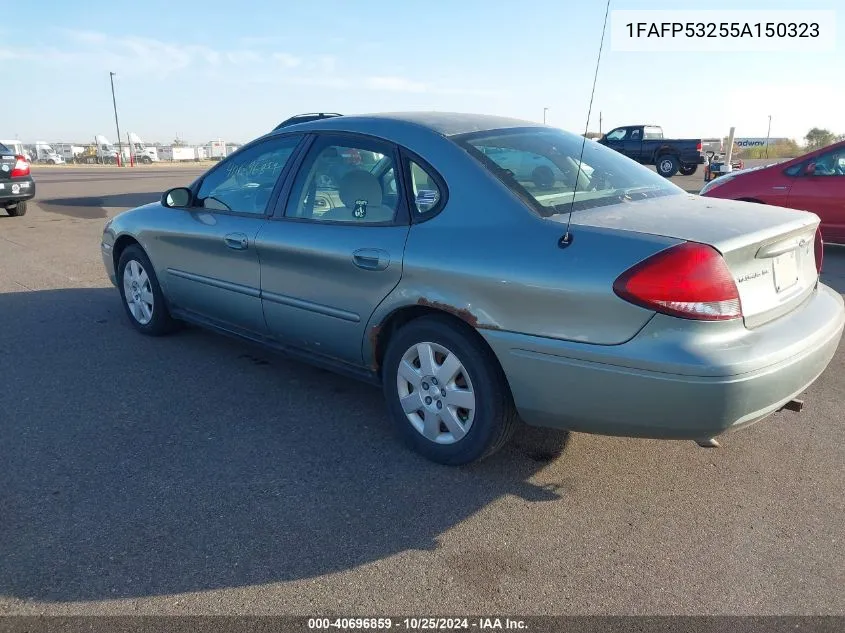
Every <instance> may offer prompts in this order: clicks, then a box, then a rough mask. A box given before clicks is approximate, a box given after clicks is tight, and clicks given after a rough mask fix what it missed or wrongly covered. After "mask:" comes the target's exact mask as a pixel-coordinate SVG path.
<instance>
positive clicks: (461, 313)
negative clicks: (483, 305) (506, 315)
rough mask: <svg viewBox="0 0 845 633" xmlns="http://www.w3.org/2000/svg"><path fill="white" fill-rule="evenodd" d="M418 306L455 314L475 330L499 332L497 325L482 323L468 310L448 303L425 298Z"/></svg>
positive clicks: (421, 298)
mask: <svg viewBox="0 0 845 633" xmlns="http://www.w3.org/2000/svg"><path fill="white" fill-rule="evenodd" d="M417 305H421V306H424V307H426V308H434V309H435V310H442V311H443V312H448V313H449V314H453V315H455V316H456V317H458V318H459V319H460V320H461V321H463V322H465V323H467V324H468V325H471V326H472V327H474V328H479V329H482V330H498V329H499V326H498V325H496V324H495V323H480V322H479V320H478V317H477V316H476V315H474V314H473V313H472V312H470V311H469V310H468V309H467V308H457V307H455V306H452V305H449V304H448V303H443V302H442V301H432V300H430V299H426V298H425V297H420V298H419V299H418V300H417Z"/></svg>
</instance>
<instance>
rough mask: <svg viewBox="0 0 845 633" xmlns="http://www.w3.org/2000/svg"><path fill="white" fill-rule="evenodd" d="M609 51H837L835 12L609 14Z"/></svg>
mask: <svg viewBox="0 0 845 633" xmlns="http://www.w3.org/2000/svg"><path fill="white" fill-rule="evenodd" d="M610 36H611V50H613V51H627V52H653V53H660V52H702V53H706V52H737V53H740V52H766V51H792V52H818V51H833V50H835V49H836V12H835V11H815V10H803V9H796V10H789V11H775V10H765V9H763V10H737V11H733V10H716V9H707V10H680V9H678V10H673V9H670V10H660V11H653V10H643V11H629V10H620V11H611V25H610Z"/></svg>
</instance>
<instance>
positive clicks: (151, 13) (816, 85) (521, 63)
mask: <svg viewBox="0 0 845 633" xmlns="http://www.w3.org/2000/svg"><path fill="white" fill-rule="evenodd" d="M12 5H14V6H15V7H16V8H15V9H14V11H13V12H14V14H15V21H14V23H10V22H9V21H8V20H4V21H2V22H0V86H3V94H4V99H3V103H4V105H3V108H2V111H3V116H2V117H0V138H12V137H14V136H15V135H17V136H18V137H19V138H21V139H22V140H24V141H25V142H32V141H34V140H48V141H54V142H56V141H61V140H66V141H71V140H76V141H84V140H87V139H90V138H91V137H93V135H94V134H97V133H100V134H105V135H106V136H108V137H110V138H112V140H114V136H115V133H114V127H115V126H114V118H113V114H112V104H111V94H110V88H109V75H108V72H109V71H114V72H116V73H117V74H118V76H117V77H116V79H115V87H116V92H117V103H118V112H119V114H120V124H121V130H122V132H123V135H124V136H125V135H126V132H129V131H134V132H137V133H138V134H140V135H141V137H142V138H144V139H145V140H159V141H170V140H172V139H173V138H174V137H175V136H176V134H177V133H178V134H179V135H180V136H181V137H182V138H184V139H186V140H188V141H190V142H206V141H208V140H209V139H211V138H217V137H222V138H224V139H226V140H229V141H240V142H243V141H246V140H248V139H250V138H254V137H255V136H258V135H260V134H262V133H264V132H265V131H267V130H268V129H270V128H271V127H272V126H274V125H275V124H276V123H277V122H279V121H280V120H282V119H284V118H286V117H287V116H289V115H291V114H294V113H297V112H311V111H337V112H344V113H354V112H374V111H392V110H418V109H436V110H456V111H474V112H489V113H496V114H505V115H511V116H517V117H523V118H528V119H533V120H542V117H543V108H544V107H548V108H549V109H550V110H549V113H548V121H549V123H551V124H553V125H556V126H560V127H564V128H567V129H571V130H573V131H579V132H580V131H583V128H584V123H585V118H586V113H587V106H588V102H589V93H590V87H591V84H592V79H593V72H594V67H595V59H596V54H597V50H598V44H599V38H600V35H601V26H602V20H603V18H604V6H605V5H604V0H580V1H575V0H572V1H570V0H522V1H520V2H508V3H504V2H503V1H502V4H501V5H500V6H499V5H497V4H496V2H495V0H490V1H481V0H460V1H457V0H428V1H420V0H389V1H385V0H359V1H357V2H351V1H336V0H315V1H311V2H309V1H291V2H287V1H286V2H282V1H281V0H279V1H278V2H273V1H270V0H239V1H238V2H225V3H223V2H219V1H215V0H201V1H200V0H178V1H175V0H143V1H141V2H129V1H114V0H112V1H103V0H86V1H85V2H84V3H82V2H66V1H65V0H45V1H44V2H30V3H24V4H22V5H21V4H15V3H12ZM738 5H741V6H738ZM798 6H801V8H807V9H809V8H814V9H836V10H837V11H838V14H837V18H838V19H839V20H842V21H845V20H843V18H845V0H818V1H817V2H811V3H809V4H808V5H804V4H803V3H800V5H796V3H795V2H793V1H780V0H745V1H743V2H739V1H736V0H735V1H734V2H727V1H722V0H716V1H713V2H710V3H709V4H703V3H697V4H696V5H695V6H692V5H689V4H687V3H683V2H679V0H670V1H666V0H639V1H634V0H612V4H611V8H612V9H678V8H724V9H729V8H734V9H736V8H742V9H751V8H760V9H775V8H783V9H789V8H797V7H798ZM6 13H8V11H6ZM839 31H840V36H839V37H838V38H837V48H836V51H835V52H828V53H803V54H796V53H788V54H786V53H743V54H726V53H722V54H703V53H675V54H663V55H661V54H652V53H624V52H614V51H612V50H611V48H610V41H609V39H610V38H609V36H610V27H609V26H608V33H607V40H606V45H605V52H604V54H603V58H602V66H601V70H600V73H599V80H598V87H597V92H596V99H595V104H594V116H593V121H592V123H591V125H590V129H591V130H597V129H598V111H601V112H602V113H603V124H602V127H603V129H604V131H607V130H608V129H610V128H611V127H613V126H615V125H623V124H627V123H636V122H653V123H657V124H661V125H663V127H664V130H665V132H666V133H667V134H669V135H673V136H721V135H726V134H727V132H728V127H729V126H730V125H735V126H737V135H738V136H765V134H766V125H767V122H768V115H772V117H773V118H772V136H775V137H778V136H789V137H795V138H797V139H800V138H801V137H803V135H804V134H805V133H806V131H807V130H808V129H809V128H810V127H812V126H819V127H827V128H830V129H832V130H833V131H834V132H836V133H839V134H843V133H845V81H843V79H845V45H843V43H842V40H843V38H845V28H843V26H839Z"/></svg>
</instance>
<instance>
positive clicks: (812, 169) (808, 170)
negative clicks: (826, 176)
mask: <svg viewBox="0 0 845 633" xmlns="http://www.w3.org/2000/svg"><path fill="white" fill-rule="evenodd" d="M804 173H805V174H807V175H808V176H812V175H813V174H815V173H816V164H815V163H809V164H808V165H807V166H806V167H805V168H804Z"/></svg>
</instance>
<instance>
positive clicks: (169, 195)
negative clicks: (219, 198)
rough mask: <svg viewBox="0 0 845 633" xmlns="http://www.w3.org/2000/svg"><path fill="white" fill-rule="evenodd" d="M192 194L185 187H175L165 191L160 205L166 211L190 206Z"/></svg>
mask: <svg viewBox="0 0 845 633" xmlns="http://www.w3.org/2000/svg"><path fill="white" fill-rule="evenodd" d="M193 197H194V194H193V193H192V192H191V190H190V189H188V188H187V187H176V188H174V189H169V190H167V191H165V192H164V193H163V194H162V196H161V205H162V206H163V207H167V208H168V209H180V208H183V207H187V206H190V204H191V199H192V198H193Z"/></svg>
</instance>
